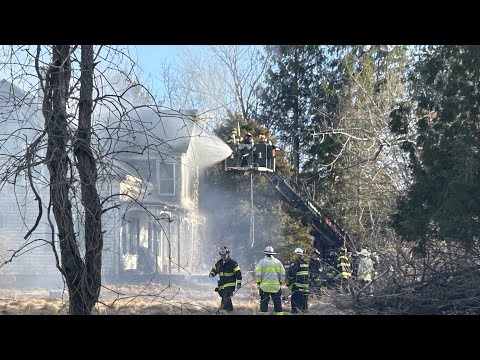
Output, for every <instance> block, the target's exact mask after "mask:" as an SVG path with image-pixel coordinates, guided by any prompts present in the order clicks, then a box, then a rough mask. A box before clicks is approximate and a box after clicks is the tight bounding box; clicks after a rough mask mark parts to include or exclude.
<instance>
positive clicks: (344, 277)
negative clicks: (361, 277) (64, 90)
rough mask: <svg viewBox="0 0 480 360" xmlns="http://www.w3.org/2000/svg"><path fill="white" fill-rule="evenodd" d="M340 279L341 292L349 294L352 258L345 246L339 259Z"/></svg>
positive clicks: (342, 247) (341, 248) (341, 249)
mask: <svg viewBox="0 0 480 360" xmlns="http://www.w3.org/2000/svg"><path fill="white" fill-rule="evenodd" d="M337 271H338V272H339V274H338V278H339V279H340V290H344V289H345V290H346V291H347V292H348V284H349V282H350V278H351V277H352V266H351V265H350V258H349V256H348V253H347V248H346V246H345V245H342V246H341V247H340V256H339V257H338V259H337Z"/></svg>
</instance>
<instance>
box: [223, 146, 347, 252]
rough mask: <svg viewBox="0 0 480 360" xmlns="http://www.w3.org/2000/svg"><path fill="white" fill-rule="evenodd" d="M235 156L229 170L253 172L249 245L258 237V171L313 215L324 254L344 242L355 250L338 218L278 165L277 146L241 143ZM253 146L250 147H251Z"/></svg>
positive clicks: (227, 165) (318, 245)
mask: <svg viewBox="0 0 480 360" xmlns="http://www.w3.org/2000/svg"><path fill="white" fill-rule="evenodd" d="M237 146H238V147H239V148H237V149H235V150H236V151H234V153H233V155H232V157H229V158H227V159H226V160H225V170H226V171H250V182H251V186H250V188H251V194H250V195H251V196H250V200H251V203H252V204H251V208H252V209H251V216H250V244H251V247H253V244H254V241H255V240H254V239H255V220H254V213H253V185H252V182H253V172H254V171H258V172H260V173H262V175H263V176H264V177H265V178H266V179H267V180H268V182H269V183H270V184H271V185H272V187H273V188H274V189H275V190H276V191H278V192H279V193H280V194H281V195H282V196H283V198H284V199H285V200H286V201H287V202H288V203H289V204H290V205H292V206H294V207H296V208H298V209H300V210H302V211H304V212H308V213H310V214H311V220H310V225H311V227H312V230H313V231H312V235H313V236H314V239H315V240H314V242H313V247H314V248H316V249H318V250H319V251H320V252H321V253H322V254H326V253H327V251H328V250H330V249H334V248H335V249H337V248H339V247H340V246H342V245H345V246H346V247H347V248H349V249H350V250H352V249H354V244H353V241H352V239H351V237H350V235H349V234H348V233H347V231H345V230H344V229H342V228H341V227H340V226H339V225H338V224H337V223H336V222H335V220H333V219H332V217H331V216H330V215H329V214H328V213H327V212H324V211H323V210H322V209H321V208H320V206H318V204H316V203H315V201H314V200H313V199H312V198H311V196H309V195H308V193H307V192H306V191H304V190H303V189H301V188H300V187H299V186H298V185H297V184H295V183H294V182H293V181H291V179H290V177H289V176H287V175H286V174H284V173H282V172H281V171H279V170H277V169H276V168H275V147H274V146H273V145H270V144H267V143H260V144H255V145H246V144H238V145H237ZM249 146H250V147H249Z"/></svg>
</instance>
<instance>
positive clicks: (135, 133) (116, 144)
mask: <svg viewBox="0 0 480 360" xmlns="http://www.w3.org/2000/svg"><path fill="white" fill-rule="evenodd" d="M101 124H102V125H101V126H102V127H103V131H101V133H102V135H101V141H102V142H103V141H104V142H106V146H107V147H108V148H109V149H111V151H114V152H118V151H121V152H132V153H144V152H145V151H149V152H150V153H153V152H159V153H165V152H177V153H185V152H187V150H188V148H189V146H190V144H191V142H192V139H193V138H195V137H207V138H216V139H217V140H218V141H220V139H218V138H217V137H216V136H215V135H213V134H210V133H208V132H207V131H206V130H205V129H203V127H202V126H201V125H200V124H199V120H198V118H197V111H196V110H179V111H174V110H163V109H161V110H157V109H153V108H151V107H143V108H139V109H135V110H132V111H130V112H129V113H128V115H127V116H124V117H123V118H122V119H121V120H120V119H118V118H113V117H109V118H108V119H102V120H101ZM147 149H148V150H147Z"/></svg>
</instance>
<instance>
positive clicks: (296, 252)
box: [293, 248, 303, 255]
mask: <svg viewBox="0 0 480 360" xmlns="http://www.w3.org/2000/svg"><path fill="white" fill-rule="evenodd" d="M293 252H294V253H295V254H297V255H303V250H302V249H301V248H296V249H295V250H293Z"/></svg>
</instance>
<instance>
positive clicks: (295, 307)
mask: <svg viewBox="0 0 480 360" xmlns="http://www.w3.org/2000/svg"><path fill="white" fill-rule="evenodd" d="M293 253H294V254H295V261H294V262H293V264H292V265H291V266H290V268H289V269H288V273H287V279H288V280H287V286H288V288H289V289H290V290H291V291H292V297H291V305H292V314H297V313H298V312H299V311H300V312H302V313H306V312H307V311H308V287H309V286H308V282H309V280H310V279H309V273H308V263H307V262H306V261H305V260H304V259H303V256H304V255H305V254H304V252H303V250H302V249H301V248H296V249H295V250H294V251H293Z"/></svg>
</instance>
